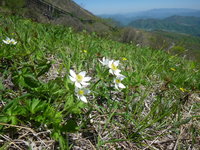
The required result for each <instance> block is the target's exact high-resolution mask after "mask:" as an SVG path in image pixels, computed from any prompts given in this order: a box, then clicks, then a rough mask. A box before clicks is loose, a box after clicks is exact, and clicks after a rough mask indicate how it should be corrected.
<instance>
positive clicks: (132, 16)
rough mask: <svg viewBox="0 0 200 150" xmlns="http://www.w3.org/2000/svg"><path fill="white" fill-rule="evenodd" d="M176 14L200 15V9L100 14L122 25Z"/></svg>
mask: <svg viewBox="0 0 200 150" xmlns="http://www.w3.org/2000/svg"><path fill="white" fill-rule="evenodd" d="M174 15H177V16H194V17H200V10H196V9H185V8H161V9H152V10H148V11H141V12H132V13H126V14H102V15H99V16H100V17H102V18H112V19H114V20H116V21H118V22H120V23H121V24H122V25H127V24H129V23H130V22H131V21H134V20H138V19H150V18H151V19H164V18H167V17H170V16H174Z"/></svg>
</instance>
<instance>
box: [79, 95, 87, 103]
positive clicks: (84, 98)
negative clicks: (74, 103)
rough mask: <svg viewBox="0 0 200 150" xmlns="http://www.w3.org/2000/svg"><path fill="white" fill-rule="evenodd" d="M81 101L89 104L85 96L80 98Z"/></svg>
mask: <svg viewBox="0 0 200 150" xmlns="http://www.w3.org/2000/svg"><path fill="white" fill-rule="evenodd" d="M80 100H82V101H83V102H84V103H87V102H88V101H87V99H86V97H85V96H80Z"/></svg>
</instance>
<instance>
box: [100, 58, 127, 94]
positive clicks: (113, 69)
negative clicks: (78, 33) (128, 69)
mask: <svg viewBox="0 0 200 150" xmlns="http://www.w3.org/2000/svg"><path fill="white" fill-rule="evenodd" d="M99 61H100V63H101V64H102V65H103V66H106V67H108V68H109V72H110V73H111V74H112V75H115V76H116V77H115V79H114V84H115V88H116V89H117V90H119V89H120V88H121V89H124V88H126V87H125V86H124V85H123V84H122V80H123V79H124V78H125V76H124V75H122V74H120V72H121V70H119V69H118V65H119V60H117V61H114V60H109V59H106V58H105V57H103V59H102V61H101V60H99Z"/></svg>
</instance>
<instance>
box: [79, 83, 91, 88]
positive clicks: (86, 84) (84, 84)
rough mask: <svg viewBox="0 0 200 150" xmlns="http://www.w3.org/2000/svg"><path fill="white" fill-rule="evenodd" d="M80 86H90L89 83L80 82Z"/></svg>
mask: <svg viewBox="0 0 200 150" xmlns="http://www.w3.org/2000/svg"><path fill="white" fill-rule="evenodd" d="M81 84H82V85H83V87H86V86H88V85H90V83H86V82H81Z"/></svg>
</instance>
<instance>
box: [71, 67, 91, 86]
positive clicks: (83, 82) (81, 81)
mask: <svg viewBox="0 0 200 150" xmlns="http://www.w3.org/2000/svg"><path fill="white" fill-rule="evenodd" d="M70 75H71V76H69V78H70V80H71V81H73V82H75V86H76V87H78V88H82V87H86V86H88V85H89V83H87V82H88V81H90V80H91V77H85V75H86V72H85V71H82V72H80V73H79V74H76V73H75V72H74V71H73V70H70Z"/></svg>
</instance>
